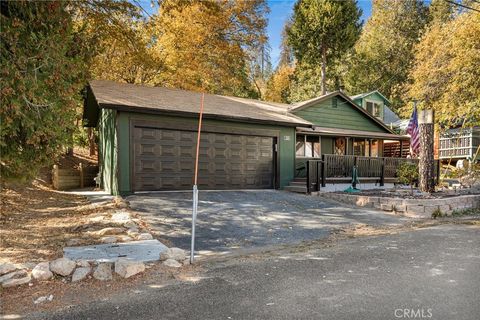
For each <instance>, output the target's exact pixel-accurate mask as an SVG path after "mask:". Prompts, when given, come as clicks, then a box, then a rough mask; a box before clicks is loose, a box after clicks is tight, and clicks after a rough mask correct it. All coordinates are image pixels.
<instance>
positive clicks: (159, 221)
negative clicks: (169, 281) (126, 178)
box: [127, 190, 406, 254]
mask: <svg viewBox="0 0 480 320" xmlns="http://www.w3.org/2000/svg"><path fill="white" fill-rule="evenodd" d="M191 198H192V194H191V192H164V193H149V194H136V195H132V196H129V197H127V200H128V201H129V202H130V206H131V208H132V210H134V211H136V212H138V213H139V214H140V215H141V216H142V218H143V219H144V220H145V221H146V222H148V223H149V224H150V225H151V226H152V227H153V230H152V233H153V234H154V235H156V236H159V237H160V238H161V239H165V240H168V241H170V242H172V244H173V245H174V246H177V247H181V248H183V249H189V248H190V230H191V214H192V200H191ZM198 209H199V213H198V218H197V238H196V249H198V250H200V253H201V254H208V253H211V252H223V253H225V252H229V251H232V250H235V249H249V248H257V247H264V246H270V245H278V244H294V243H299V242H301V241H304V240H314V239H321V238H324V237H327V236H328V235H329V234H330V233H331V232H332V231H333V230H336V229H340V228H344V227H346V226H349V225H353V224H369V225H396V224H402V223H403V222H405V221H406V219H405V218H399V217H396V216H393V215H386V214H383V213H381V212H378V211H373V210H365V209H357V208H348V207H345V206H342V205H339V204H338V203H336V202H332V201H329V200H325V199H322V198H320V197H315V196H307V195H302V194H296V193H290V192H285V191H276V190H256V191H203V192H202V191H200V193H199V207H198Z"/></svg>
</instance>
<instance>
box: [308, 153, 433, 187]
mask: <svg viewBox="0 0 480 320" xmlns="http://www.w3.org/2000/svg"><path fill="white" fill-rule="evenodd" d="M405 162H411V163H417V164H418V159H407V158H387V157H361V156H352V155H334V154H324V155H322V158H321V159H319V158H316V159H312V158H310V159H307V160H306V166H305V168H306V178H307V179H306V183H307V192H308V193H310V192H311V191H319V190H320V187H325V185H326V184H327V182H332V181H335V180H339V181H348V182H350V181H352V172H353V168H354V167H356V168H357V173H358V177H359V179H360V180H362V179H363V180H372V181H375V182H378V183H379V184H380V186H383V185H384V183H385V180H386V179H387V181H397V179H396V178H397V169H398V168H399V167H400V165H401V164H402V163H405ZM439 168H440V166H439V160H436V161H435V172H436V177H435V178H436V179H435V180H436V181H435V182H436V183H437V181H438V179H439V173H440V171H439Z"/></svg>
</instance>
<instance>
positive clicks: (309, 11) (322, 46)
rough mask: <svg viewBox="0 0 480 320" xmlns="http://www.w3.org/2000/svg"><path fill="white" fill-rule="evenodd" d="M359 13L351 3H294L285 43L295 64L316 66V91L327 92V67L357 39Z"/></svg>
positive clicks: (347, 0) (311, 0) (307, 0)
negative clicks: (291, 50)
mask: <svg viewBox="0 0 480 320" xmlns="http://www.w3.org/2000/svg"><path fill="white" fill-rule="evenodd" d="M361 14H362V12H361V10H360V9H359V8H358V7H357V2H356V1H355V0H345V1H336V0H300V1H298V2H297V3H296V4H295V7H294V12H293V18H292V26H291V28H290V29H289V30H288V42H289V44H290V45H291V46H292V48H293V51H294V54H295V57H296V58H297V60H298V62H299V65H309V66H315V65H320V66H321V68H320V88H321V89H320V91H321V94H325V93H326V92H327V66H328V65H329V63H330V64H333V63H334V60H335V59H337V58H339V57H341V56H342V55H343V54H344V53H345V52H346V51H347V50H348V49H350V48H351V47H352V46H353V45H354V44H355V42H356V41H357V39H358V36H359V34H360V28H361V23H360V22H359V18H360V16H361Z"/></svg>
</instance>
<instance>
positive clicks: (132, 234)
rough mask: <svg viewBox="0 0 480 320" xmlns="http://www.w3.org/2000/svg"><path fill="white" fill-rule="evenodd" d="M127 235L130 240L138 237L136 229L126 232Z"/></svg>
mask: <svg viewBox="0 0 480 320" xmlns="http://www.w3.org/2000/svg"><path fill="white" fill-rule="evenodd" d="M127 234H128V235H129V236H130V237H132V238H136V237H138V235H139V233H138V228H137V227H135V228H130V229H128V230H127Z"/></svg>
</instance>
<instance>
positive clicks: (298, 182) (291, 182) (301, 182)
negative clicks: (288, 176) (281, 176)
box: [289, 180, 307, 187]
mask: <svg viewBox="0 0 480 320" xmlns="http://www.w3.org/2000/svg"><path fill="white" fill-rule="evenodd" d="M289 185H290V186H300V187H306V186H307V181H295V180H293V181H290V184H289Z"/></svg>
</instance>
